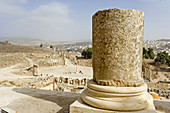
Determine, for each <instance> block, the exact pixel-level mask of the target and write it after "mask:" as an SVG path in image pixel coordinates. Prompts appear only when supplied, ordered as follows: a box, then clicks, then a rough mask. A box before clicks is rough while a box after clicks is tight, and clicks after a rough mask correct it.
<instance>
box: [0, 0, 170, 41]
mask: <svg viewBox="0 0 170 113" xmlns="http://www.w3.org/2000/svg"><path fill="white" fill-rule="evenodd" d="M110 8H122V9H137V10H141V11H143V12H144V13H145V21H144V40H156V39H170V0H0V37H29V38H38V39H43V40H47V41H76V40H82V41H91V39H92V16H93V14H95V13H96V12H97V11H98V10H103V9H110Z"/></svg>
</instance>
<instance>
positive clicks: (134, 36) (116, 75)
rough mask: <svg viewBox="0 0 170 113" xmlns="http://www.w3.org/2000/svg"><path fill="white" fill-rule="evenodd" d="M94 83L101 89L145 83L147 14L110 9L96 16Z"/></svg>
mask: <svg viewBox="0 0 170 113" xmlns="http://www.w3.org/2000/svg"><path fill="white" fill-rule="evenodd" d="M92 22H93V40H92V42H93V73H94V74H93V80H94V81H96V82H97V83H98V84H101V85H109V86H138V85H140V84H141V83H143V79H142V78H141V73H142V48H143V44H142V43H143V30H144V29H143V26H144V13H143V12H142V11H137V10H131V9H122V10H120V9H110V10H104V11H99V12H97V13H96V14H95V15H93V20H92Z"/></svg>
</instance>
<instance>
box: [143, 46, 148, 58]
mask: <svg viewBox="0 0 170 113" xmlns="http://www.w3.org/2000/svg"><path fill="white" fill-rule="evenodd" d="M146 53H147V50H146V49H145V47H143V57H144V56H145V54H146Z"/></svg>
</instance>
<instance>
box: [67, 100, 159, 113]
mask: <svg viewBox="0 0 170 113" xmlns="http://www.w3.org/2000/svg"><path fill="white" fill-rule="evenodd" d="M127 104H128V103H127ZM70 113H156V110H155V107H154V105H153V104H151V105H150V106H149V107H148V108H146V109H144V110H141V111H131V112H127V111H126V112H123V111H111V110H103V109H98V108H95V107H92V106H89V105H87V104H86V103H84V102H83V101H82V100H81V98H79V99H78V100H76V101H75V102H74V103H73V104H71V105H70Z"/></svg>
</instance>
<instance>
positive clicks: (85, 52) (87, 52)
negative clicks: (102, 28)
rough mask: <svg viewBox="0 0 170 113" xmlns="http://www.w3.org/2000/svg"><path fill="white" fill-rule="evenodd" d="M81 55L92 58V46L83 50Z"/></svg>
mask: <svg viewBox="0 0 170 113" xmlns="http://www.w3.org/2000/svg"><path fill="white" fill-rule="evenodd" d="M81 55H82V56H83V57H84V58H92V48H87V49H84V50H83V51H82V52H81Z"/></svg>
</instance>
